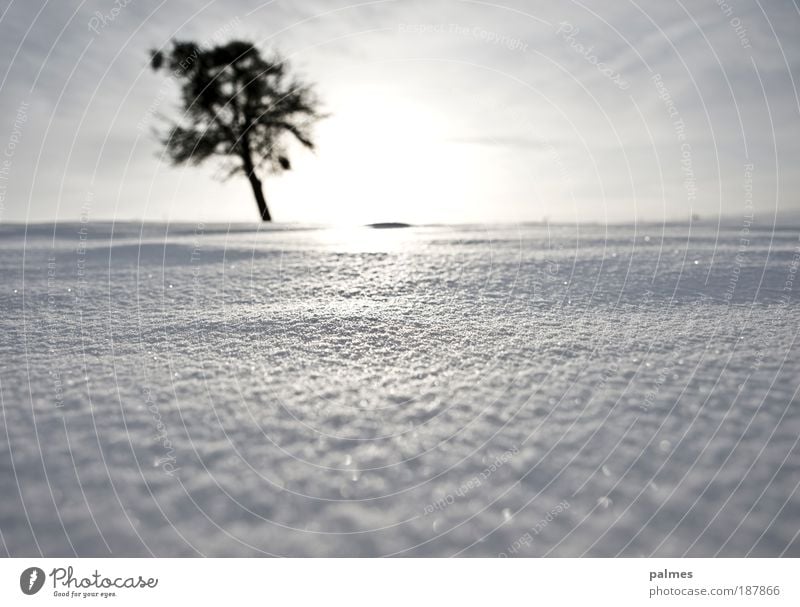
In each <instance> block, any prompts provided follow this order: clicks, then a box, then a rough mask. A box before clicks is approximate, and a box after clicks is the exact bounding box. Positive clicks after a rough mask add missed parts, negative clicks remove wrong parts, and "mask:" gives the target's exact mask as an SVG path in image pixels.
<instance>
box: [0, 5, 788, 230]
mask: <svg viewBox="0 0 800 607" xmlns="http://www.w3.org/2000/svg"><path fill="white" fill-rule="evenodd" d="M120 4H121V5H123V6H124V7H123V8H121V9H120V10H119V11H118V14H117V15H116V16H115V17H114V18H113V20H112V19H111V18H110V16H111V15H112V9H113V8H114V6H115V3H114V2H108V1H104V2H100V1H94V2H79V1H51V2H42V1H41V0H15V1H13V2H8V1H4V2H0V14H1V15H2V20H1V21H0V32H1V33H2V35H0V56H2V57H3V58H4V61H3V62H2V63H0V83H1V84H0V88H1V89H2V92H1V93H0V171H2V172H0V196H1V197H2V202H0V221H25V220H32V221H33V220H35V221H39V220H48V219H52V218H59V219H63V220H68V219H76V218H78V217H79V216H80V214H81V207H82V205H84V209H85V210H88V211H89V215H90V217H91V218H93V219H109V218H117V219H142V218H144V219H149V220H160V219H170V220H189V221H192V220H198V219H202V220H205V221H227V220H231V221H254V220H256V219H257V214H256V208H255V204H254V202H253V200H252V195H251V193H250V191H249V186H248V184H247V182H246V180H244V179H239V178H235V179H233V180H231V181H228V182H225V183H221V182H219V181H216V180H215V179H214V175H215V173H216V171H215V169H214V166H213V165H208V166H206V167H202V168H172V167H170V166H168V165H166V164H165V163H164V162H162V161H161V159H160V158H159V156H158V153H159V149H158V145H157V143H156V142H155V141H154V139H153V137H152V136H151V134H150V131H149V128H150V126H151V125H152V124H155V122H156V121H155V120H154V119H153V114H154V113H159V112H165V113H171V112H172V111H173V109H174V107H175V103H176V96H175V90H174V89H173V88H171V86H170V84H169V83H168V82H166V81H165V80H164V78H163V77H161V76H160V75H158V74H153V73H151V72H150V71H149V70H148V65H147V59H148V53H147V51H148V49H149V48H151V47H158V46H161V45H164V44H165V43H167V42H168V41H169V40H170V38H173V37H178V38H183V39H195V40H198V41H211V40H214V39H215V37H222V38H225V39H227V38H232V37H244V38H250V39H253V40H255V41H256V42H257V43H258V44H259V45H261V46H262V47H263V48H265V49H267V48H276V49H280V50H281V51H282V52H283V53H284V54H285V55H286V56H288V57H289V58H290V60H291V62H292V64H293V65H294V66H295V67H296V68H297V69H298V70H299V71H300V72H301V73H303V74H304V75H306V76H307V77H308V78H309V79H310V80H312V81H314V82H316V83H317V86H318V91H319V93H320V95H321V96H322V98H323V99H324V101H325V102H326V103H325V107H326V109H327V110H328V111H329V112H331V114H332V116H331V118H329V119H328V120H327V121H326V122H325V123H324V124H322V125H321V126H320V128H319V129H318V142H319V148H318V150H317V152H316V153H314V154H310V153H307V152H304V151H298V152H297V153H296V154H295V156H294V158H293V160H294V164H295V170H294V171H293V172H291V173H287V174H286V175H284V176H276V177H267V178H266V179H265V180H264V181H265V191H266V194H267V198H268V200H269V202H270V206H271V209H272V211H273V215H274V217H275V219H276V220H278V221H301V222H309V221H311V222H328V221H335V220H340V221H347V222H350V221H352V222H368V221H387V220H398V221H411V222H465V221H492V220H496V221H524V220H539V219H541V218H543V217H549V218H550V219H552V220H557V221H574V220H585V221H604V220H609V221H633V220H656V221H657V220H661V219H679V218H683V217H686V216H688V214H689V213H690V210H692V211H694V212H695V213H698V214H700V215H701V216H713V215H716V214H719V213H720V212H721V213H723V214H725V215H729V216H732V217H736V216H742V215H743V214H746V212H747V207H748V204H749V199H748V194H747V192H746V189H747V187H746V186H747V184H746V181H747V179H749V177H748V174H747V172H746V170H745V166H746V165H747V164H752V165H753V170H752V179H753V196H752V203H753V206H754V208H755V211H756V213H757V215H758V217H759V218H760V219H762V220H763V221H770V219H771V217H772V216H773V214H774V212H775V210H776V209H779V210H781V211H787V212H797V211H798V209H800V198H799V197H798V191H800V173H798V170H799V168H800V167H799V166H798V165H799V163H798V160H800V128H799V127H800V104H799V103H798V92H797V90H796V88H795V87H796V85H797V83H798V80H800V72H798V64H799V63H800V36H798V35H797V33H798V32H800V11H799V10H798V8H797V6H796V5H795V4H793V3H792V2H769V3H759V2H757V1H755V2H743V1H739V2H735V1H733V0H730V1H729V2H727V3H726V2H717V1H716V0H702V1H698V2H683V3H681V2H671V1H668V0H667V1H657V2H656V1H647V2H615V3H608V2H587V3H578V2H555V1H554V2H522V1H519V0H517V1H504V2H501V3H490V2H478V1H458V0H447V1H438V0H427V1H423V0H420V1H401V0H397V1H379V2H365V3H352V2H337V1H324V2H323V1H321V0H314V1H308V2H282V1H275V2H246V1H232V0H226V1H225V2H222V1H213V2H188V1H175V0H171V1H170V2H160V1H152V0H129V1H128V3H127V5H126V4H125V2H124V1H123V0H120ZM98 12H99V13H100V14H101V15H103V19H101V18H100V17H98V15H97V13H98ZM103 21H105V23H103ZM90 26H93V27H94V30H96V31H93V30H92V29H91V27H90ZM737 30H738V31H737ZM590 47H591V48H590ZM597 63H602V64H603V65H602V66H601V67H603V68H604V69H605V73H603V71H601V69H599V68H598V65H596V64H597ZM654 74H659V75H660V76H661V82H662V83H663V88H660V87H659V85H658V84H657V83H656V82H655V81H654V78H653V76H654ZM667 93H668V94H669V97H670V100H665V99H662V98H661V97H665V96H666V94H667ZM660 95H661V97H660ZM670 110H671V111H672V112H673V116H672V117H670V114H669V112H670ZM677 119H680V120H682V122H683V125H684V126H683V130H681V128H676V125H675V121H676V120H677ZM143 126H144V127H145V128H142V127H143ZM681 135H683V138H681ZM682 161H683V163H684V164H683V165H682ZM3 162H5V164H3ZM687 171H690V173H687ZM687 176H688V178H687ZM87 200H88V201H90V202H89V203H88V204H87Z"/></svg>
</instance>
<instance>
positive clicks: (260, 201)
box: [247, 171, 272, 221]
mask: <svg viewBox="0 0 800 607" xmlns="http://www.w3.org/2000/svg"><path fill="white" fill-rule="evenodd" d="M247 178H248V179H249V180H250V185H251V186H252V187H253V196H255V197H256V204H257V205H258V212H259V213H260V214H261V221H272V216H271V215H270V214H269V209H268V208H267V199H266V198H264V191H263V190H262V189H261V180H260V179H259V178H258V177H256V174H255V173H254V172H253V171H250V173H248V174H247Z"/></svg>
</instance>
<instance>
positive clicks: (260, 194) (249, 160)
mask: <svg viewBox="0 0 800 607" xmlns="http://www.w3.org/2000/svg"><path fill="white" fill-rule="evenodd" d="M241 145H242V147H241V149H240V151H239V155H240V156H241V158H242V169H244V174H245V175H247V178H248V179H249V180H250V186H251V187H252V188H253V196H255V197H256V204H257V205H258V213H259V214H260V215H261V221H272V216H271V215H270V214H269V209H268V208H267V199H266V198H264V191H263V190H262V189H261V180H260V179H259V178H258V177H257V176H256V167H255V165H254V164H253V157H252V155H251V154H250V142H249V140H248V138H247V133H244V134H243V135H242V141H241Z"/></svg>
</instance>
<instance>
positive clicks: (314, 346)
mask: <svg viewBox="0 0 800 607" xmlns="http://www.w3.org/2000/svg"><path fill="white" fill-rule="evenodd" d="M743 227H745V228H746V227H747V226H746V224H744V225H740V226H736V225H733V226H729V227H724V228H718V226H716V225H702V226H697V225H695V226H692V227H689V226H684V225H672V226H670V225H667V226H661V225H657V226H638V227H636V228H634V227H632V226H618V227H613V226H608V227H606V226H581V227H577V226H550V227H547V226H541V225H519V226H488V227H487V226H472V227H457V228H456V227H445V226H428V227H415V228H407V229H394V230H374V229H370V228H354V229H346V230H345V229H316V228H311V227H288V228H280V227H271V228H267V229H263V228H258V229H256V228H250V227H248V226H232V227H231V226H210V225H205V226H204V225H202V224H199V225H197V226H192V225H170V226H166V225H145V226H141V225H138V224H117V225H115V226H112V225H110V224H97V223H85V224H79V223H76V224H61V225H59V226H57V228H55V229H54V227H53V226H52V225H30V226H27V227H26V226H12V225H4V226H2V225H0V277H1V278H2V280H0V311H2V315H1V316H0V398H1V401H0V405H1V410H2V424H3V427H2V429H0V496H2V501H1V502H0V504H1V508H0V532H1V534H2V535H1V537H0V539H1V540H2V543H1V544H0V546H2V551H3V552H7V553H8V554H11V555H13V556H26V555H27V556H34V555H39V554H43V555H45V556H69V555H73V554H78V555H81V556H90V555H96V556H103V555H109V554H113V555H117V556H122V555H127V556H138V555H151V554H153V555H159V556H182V555H211V556H215V555H216V556H222V555H319V556H327V555H354V556H372V555H469V556H478V555H481V556H496V555H507V556H531V555H557V556H579V555H592V556H612V555H625V556H638V555H659V556H679V555H691V556H710V555H759V556H762V555H763V556H767V555H774V556H777V555H781V554H783V555H791V556H800V539H799V538H798V530H799V529H800V498H799V497H798V493H797V489H798V483H800V475H799V474H798V463H799V462H798V456H799V455H800V448H799V447H798V435H800V411H798V399H797V389H798V385H799V384H800V373H799V372H798V371H800V368H799V367H800V358H798V344H797V336H798V327H799V326H800V323H798V321H800V314H798V303H797V297H796V296H797V292H798V289H800V282H798V279H797V270H798V262H799V261H800V255H798V251H799V250H800V249H798V245H799V244H800V242H799V241H798V230H792V229H778V230H772V229H766V228H765V229H758V228H757V227H755V226H754V227H751V228H750V229H749V233H748V232H747V231H746V230H743V229H742V228H743ZM743 238H744V239H745V240H742V239H743ZM745 241H746V242H745Z"/></svg>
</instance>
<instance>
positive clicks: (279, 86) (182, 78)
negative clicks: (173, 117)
mask: <svg viewBox="0 0 800 607" xmlns="http://www.w3.org/2000/svg"><path fill="white" fill-rule="evenodd" d="M150 64H151V67H152V68H153V69H154V70H155V71H158V70H162V69H168V70H169V71H170V73H171V75H172V76H173V77H174V78H175V79H176V80H177V81H178V82H179V84H180V88H181V104H182V106H183V116H182V119H181V120H180V121H176V122H172V123H171V124H170V126H169V129H168V131H167V132H165V133H164V134H163V135H162V136H161V142H162V143H163V144H164V146H165V149H166V152H167V155H168V156H169V158H170V160H171V161H172V163H173V164H175V165H180V164H194V165H197V164H200V163H202V162H204V161H205V160H208V159H209V158H211V157H212V156H217V157H222V158H225V159H229V160H230V163H229V165H230V166H227V167H226V169H227V175H226V177H230V176H232V175H235V174H237V173H239V172H243V173H244V174H245V175H246V176H247V178H248V179H249V181H250V185H251V186H252V188H253V195H254V196H255V199H256V203H257V204H258V211H259V213H260V215H261V219H262V220H263V221H271V220H272V216H271V215H270V212H269V209H268V208H267V201H266V199H265V198H264V192H263V190H262V187H261V180H260V179H259V178H258V175H257V173H256V171H257V170H259V169H261V168H262V167H263V168H266V169H268V170H271V171H274V172H280V171H283V170H288V169H290V168H291V164H290V162H289V157H288V149H287V144H288V141H289V140H290V139H291V138H294V139H296V140H297V141H299V142H300V143H301V144H302V145H304V146H305V147H307V148H309V149H313V148H314V143H313V141H312V140H311V128H312V126H313V125H314V123H315V122H316V121H317V120H319V119H320V118H323V117H324V116H323V114H321V113H320V111H319V102H318V100H317V97H316V95H315V94H314V91H313V89H312V87H311V86H310V85H308V84H305V83H304V82H302V81H301V80H299V79H297V78H293V77H290V75H289V67H288V65H287V64H286V62H285V61H284V60H282V59H281V58H280V57H279V56H277V55H275V56H272V57H269V58H264V57H262V56H261V53H260V52H259V50H258V49H257V48H256V47H255V46H254V45H253V44H251V43H250V42H244V41H240V40H235V41H232V42H228V43H227V44H224V45H219V46H214V47H203V46H201V45H199V44H197V43H195V42H179V41H174V42H173V44H172V49H171V50H170V51H152V57H151V61H150Z"/></svg>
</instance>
